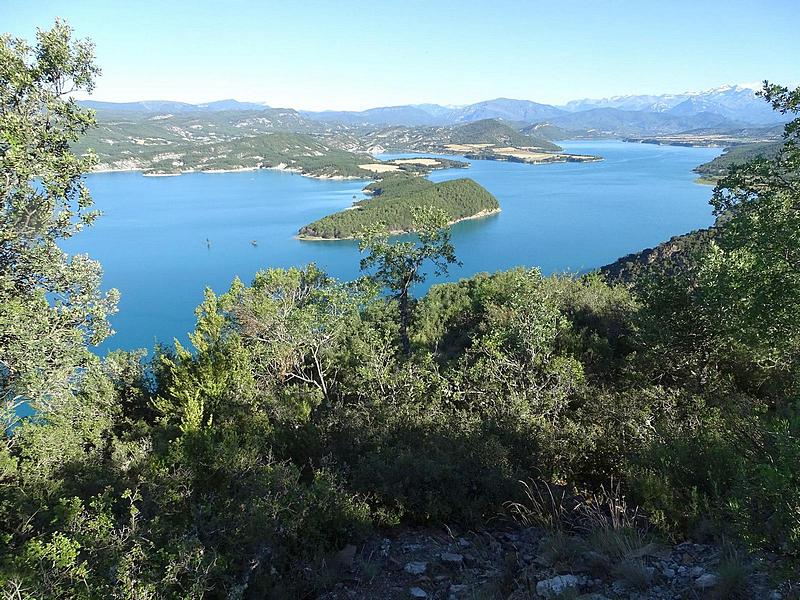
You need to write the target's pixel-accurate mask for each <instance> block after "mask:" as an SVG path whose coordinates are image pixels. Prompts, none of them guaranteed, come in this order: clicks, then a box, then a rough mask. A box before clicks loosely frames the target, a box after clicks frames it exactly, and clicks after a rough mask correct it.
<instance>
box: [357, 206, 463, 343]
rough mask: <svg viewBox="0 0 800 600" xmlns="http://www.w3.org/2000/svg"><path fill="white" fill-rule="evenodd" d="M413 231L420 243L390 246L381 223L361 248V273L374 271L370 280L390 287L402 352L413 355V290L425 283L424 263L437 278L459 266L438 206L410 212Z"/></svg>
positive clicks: (362, 243) (442, 213)
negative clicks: (411, 331)
mask: <svg viewBox="0 0 800 600" xmlns="http://www.w3.org/2000/svg"><path fill="white" fill-rule="evenodd" d="M411 211H412V219H413V225H412V227H413V230H414V231H415V232H416V235H417V238H418V240H419V243H415V242H413V241H408V242H397V243H390V242H389V236H388V232H387V230H386V227H385V226H384V225H383V224H382V223H380V224H378V225H377V226H374V227H373V228H372V229H367V230H366V231H365V232H364V233H363V234H362V235H363V237H362V239H361V241H360V242H359V245H358V249H359V251H361V252H366V256H365V257H364V258H362V259H361V270H362V271H372V272H371V273H370V275H369V276H370V278H371V279H372V280H373V281H374V282H376V283H377V284H378V285H380V286H382V287H385V288H387V289H388V290H389V291H390V292H391V293H392V297H393V298H394V299H396V300H397V304H398V308H399V311H400V341H401V343H402V345H403V352H405V353H406V354H410V352H411V342H410V340H409V337H408V328H409V325H410V324H411V298H410V293H411V287H412V286H413V285H415V284H418V283H422V282H423V281H425V274H424V273H423V272H421V269H422V267H423V265H425V263H427V262H430V263H432V264H433V267H434V272H435V273H436V275H438V276H441V275H446V274H447V270H448V267H449V266H450V265H452V264H454V263H458V259H456V254H455V249H454V248H453V245H452V243H450V230H449V229H448V223H447V215H446V214H445V213H444V212H443V211H441V210H439V209H437V208H435V207H424V206H419V207H414V208H412V209H411Z"/></svg>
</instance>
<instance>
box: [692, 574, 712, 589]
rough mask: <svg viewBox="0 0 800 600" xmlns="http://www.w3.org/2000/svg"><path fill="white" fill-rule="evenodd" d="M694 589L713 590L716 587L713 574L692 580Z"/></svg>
mask: <svg viewBox="0 0 800 600" xmlns="http://www.w3.org/2000/svg"><path fill="white" fill-rule="evenodd" d="M693 585H694V587H696V588H697V589H700V590H707V589H709V588H713V587H714V586H715V585H717V576H716V575H714V574H713V573H706V574H705V575H700V577H698V578H697V579H695V580H694V584H693Z"/></svg>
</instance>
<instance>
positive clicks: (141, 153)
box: [75, 109, 372, 178]
mask: <svg viewBox="0 0 800 600" xmlns="http://www.w3.org/2000/svg"><path fill="white" fill-rule="evenodd" d="M99 119H100V120H99V126H98V127H97V128H96V129H94V130H92V131H91V132H90V133H89V134H88V135H87V136H86V137H85V138H84V139H83V140H81V142H80V143H79V144H77V145H76V146H75V150H76V151H78V152H81V153H82V152H85V151H87V150H89V149H91V150H94V152H95V153H96V154H97V157H98V159H99V165H98V169H100V170H133V169H136V170H141V171H144V172H145V173H152V174H161V173H164V174H166V173H169V174H172V173H181V172H187V171H204V170H218V169H254V168H261V167H277V166H279V165H283V167H284V168H287V169H292V170H295V171H297V172H300V173H303V174H306V175H313V176H318V177H364V178H367V177H369V176H370V173H369V172H368V171H364V170H363V169H360V168H359V167H358V165H359V164H362V163H365V162H372V160H371V159H368V158H366V157H365V156H364V155H362V154H356V153H354V152H350V151H348V150H344V149H342V144H339V143H336V142H337V141H336V140H332V139H331V138H330V137H326V136H323V135H312V134H311V133H304V132H303V131H302V130H308V128H307V127H306V126H305V124H304V122H303V120H302V118H301V117H299V115H297V113H296V112H294V111H288V110H282V109H269V110H264V111H220V112H213V113H202V114H196V113H191V114H185V113H179V114H175V115H172V114H149V113H147V114H144V115H142V114H135V115H131V114H130V113H122V112H105V111H101V112H100V114H99Z"/></svg>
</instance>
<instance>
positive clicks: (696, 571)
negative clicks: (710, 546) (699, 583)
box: [689, 567, 706, 577]
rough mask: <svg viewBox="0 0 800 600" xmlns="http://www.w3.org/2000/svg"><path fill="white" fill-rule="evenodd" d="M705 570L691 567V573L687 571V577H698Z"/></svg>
mask: <svg viewBox="0 0 800 600" xmlns="http://www.w3.org/2000/svg"><path fill="white" fill-rule="evenodd" d="M705 572H706V570H705V569H704V568H703V567H693V568H692V570H691V571H689V575H691V576H692V577H700V576H701V575H702V574H703V573H705Z"/></svg>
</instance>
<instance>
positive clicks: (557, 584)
mask: <svg viewBox="0 0 800 600" xmlns="http://www.w3.org/2000/svg"><path fill="white" fill-rule="evenodd" d="M576 587H578V578H577V577H575V576H574V575H558V576H557V577H553V578H552V579H545V580H543V581H540V582H539V583H537V584H536V593H537V594H539V595H540V596H544V597H545V598H557V597H558V596H560V595H561V594H563V593H564V592H565V591H567V590H568V589H570V588H576Z"/></svg>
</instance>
